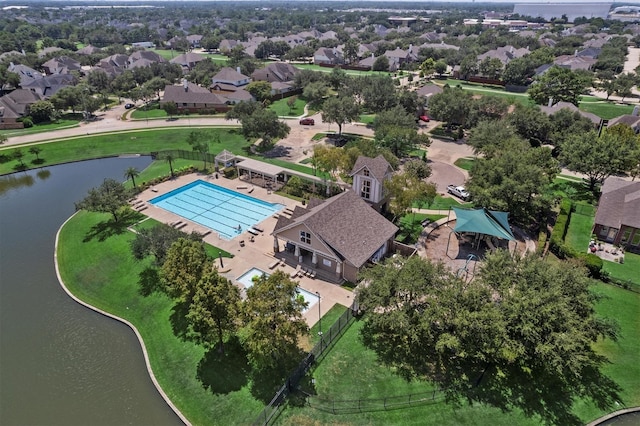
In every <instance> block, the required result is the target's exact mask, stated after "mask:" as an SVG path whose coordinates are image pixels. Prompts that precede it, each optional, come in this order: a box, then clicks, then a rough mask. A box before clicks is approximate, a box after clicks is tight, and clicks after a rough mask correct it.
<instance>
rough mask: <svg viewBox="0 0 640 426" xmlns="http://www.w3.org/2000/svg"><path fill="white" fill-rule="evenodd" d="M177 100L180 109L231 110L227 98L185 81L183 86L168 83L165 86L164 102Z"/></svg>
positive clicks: (199, 110) (198, 110)
mask: <svg viewBox="0 0 640 426" xmlns="http://www.w3.org/2000/svg"><path fill="white" fill-rule="evenodd" d="M167 102H175V104H176V105H177V106H178V110H179V111H188V112H201V111H212V110H215V111H218V112H224V111H227V110H229V105H227V100H226V99H225V98H223V97H222V96H220V95H217V94H215V93H211V92H210V91H208V90H207V89H206V88H204V87H200V86H198V85H197V84H194V83H190V82H188V81H186V80H185V81H184V82H183V84H182V85H181V86H174V85H167V86H166V87H165V88H164V94H163V96H162V103H167Z"/></svg>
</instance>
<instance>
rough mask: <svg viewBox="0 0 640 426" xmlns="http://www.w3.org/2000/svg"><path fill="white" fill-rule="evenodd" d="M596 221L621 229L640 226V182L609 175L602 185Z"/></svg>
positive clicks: (599, 223)
mask: <svg viewBox="0 0 640 426" xmlns="http://www.w3.org/2000/svg"><path fill="white" fill-rule="evenodd" d="M601 191H602V195H601V196H600V202H599V204H598V210H597V211H596V218H595V223H596V224H598V225H603V226H609V227H612V228H616V229H620V227H621V226H622V225H626V226H631V227H634V228H640V182H630V181H627V180H624V179H620V178H616V177H609V178H607V179H606V180H605V181H604V184H603V185H602V189H601Z"/></svg>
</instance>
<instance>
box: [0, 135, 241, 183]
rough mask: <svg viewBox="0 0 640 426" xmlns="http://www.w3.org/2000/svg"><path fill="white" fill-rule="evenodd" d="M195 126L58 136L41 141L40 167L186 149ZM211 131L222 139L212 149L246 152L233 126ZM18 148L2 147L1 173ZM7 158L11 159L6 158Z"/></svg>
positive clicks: (9, 167) (10, 165)
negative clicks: (64, 137) (48, 141)
mask: <svg viewBox="0 0 640 426" xmlns="http://www.w3.org/2000/svg"><path fill="white" fill-rule="evenodd" d="M191 131H193V128H186V129H185V128H174V129H170V128H167V129H155V130H144V131H128V132H118V133H112V134H101V135H90V136H81V137H76V138H69V139H65V140H58V141H55V143H42V144H38V146H39V147H40V148H42V152H41V153H40V158H41V159H43V160H44V161H43V162H42V164H37V166H38V167H41V166H43V165H44V166H48V165H52V164H60V163H64V162H69V161H80V160H88V159H92V158H100V157H107V156H116V155H120V154H148V153H150V152H153V151H163V150H167V149H185V150H189V151H191V146H189V144H188V143H187V136H188V135H189V133H190V132H191ZM207 131H208V132H209V133H210V134H212V135H213V134H214V133H218V134H219V135H220V141H221V142H220V143H212V144H211V151H210V152H211V153H212V154H217V153H219V152H220V151H222V150H223V149H227V150H229V151H231V152H234V153H236V154H244V148H245V147H247V146H249V142H247V141H246V140H245V138H244V137H243V136H242V135H240V134H239V133H238V132H237V131H235V130H233V129H225V128H219V127H217V128H207ZM14 149H15V148H13V147H7V148H4V149H0V174H6V173H11V172H13V171H15V170H16V169H15V167H16V166H18V165H19V163H18V161H16V160H13V159H10V158H8V157H9V156H10V155H11V152H12V151H13V150H14ZM23 151H25V154H26V155H25V158H24V161H25V163H28V161H29V160H30V158H31V157H30V154H28V153H27V152H26V151H28V147H24V148H23ZM7 160H8V161H7Z"/></svg>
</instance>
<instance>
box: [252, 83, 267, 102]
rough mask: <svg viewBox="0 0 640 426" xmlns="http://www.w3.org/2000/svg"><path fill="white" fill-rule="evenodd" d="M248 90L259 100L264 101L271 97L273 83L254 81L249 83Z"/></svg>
mask: <svg viewBox="0 0 640 426" xmlns="http://www.w3.org/2000/svg"><path fill="white" fill-rule="evenodd" d="M246 90H247V92H249V93H251V96H253V97H254V98H256V100H257V101H258V102H264V101H266V100H267V99H269V98H270V97H271V83H269V82H268V81H252V82H251V83H249V84H248V85H247V89H246Z"/></svg>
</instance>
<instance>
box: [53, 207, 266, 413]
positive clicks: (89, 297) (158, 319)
mask: <svg viewBox="0 0 640 426" xmlns="http://www.w3.org/2000/svg"><path fill="white" fill-rule="evenodd" d="M109 218H110V215H105V214H92V213H87V212H80V213H79V214H78V215H76V216H75V217H74V218H73V219H71V221H69V222H68V223H67V224H66V225H65V226H64V227H63V229H62V232H61V234H60V241H59V246H58V261H59V265H60V271H61V275H62V279H63V280H64V282H65V284H66V285H67V286H68V288H69V289H70V290H71V291H72V292H73V293H74V294H75V295H76V296H78V297H79V298H81V299H82V300H84V301H86V302H88V303H90V304H92V305H94V306H97V307H99V308H101V309H104V310H106V311H108V312H110V313H113V314H115V315H117V316H119V317H122V318H125V319H127V320H128V321H130V322H132V323H133V324H135V326H136V328H137V329H138V330H139V332H140V334H141V335H142V338H143V339H144V342H145V345H146V347H147V350H148V353H149V358H150V361H151V365H152V368H153V371H154V374H155V375H156V378H157V379H158V382H159V383H160V385H161V386H162V388H163V389H164V391H165V392H166V393H167V394H168V395H169V397H170V398H171V400H172V401H173V402H174V404H176V406H177V407H178V408H179V409H180V410H181V411H182V412H183V414H185V415H186V416H187V418H188V419H189V420H190V421H191V423H193V424H239V423H240V424H249V423H251V422H252V421H253V420H254V419H255V417H256V416H257V414H258V413H259V412H260V410H262V408H263V402H262V401H259V400H257V399H255V398H254V397H253V396H252V395H251V393H250V389H249V385H248V379H247V376H246V372H245V371H243V368H240V367H242V365H243V364H242V363H239V362H238V359H236V358H234V357H232V352H231V351H229V352H228V354H229V355H228V357H227V359H223V360H216V359H215V358H218V357H217V355H216V353H215V352H214V353H212V354H206V352H205V349H204V348H202V347H201V346H198V345H196V344H194V343H191V342H188V341H184V340H181V339H180V338H178V337H176V336H175V334H174V332H173V329H172V323H171V320H170V318H171V317H172V315H173V314H174V304H175V303H174V302H173V301H171V300H169V299H168V298H167V297H166V296H165V295H164V294H158V293H153V294H152V295H150V296H148V297H143V296H141V295H140V293H139V285H138V274H139V272H140V271H141V270H142V269H143V268H144V267H145V266H146V265H147V264H148V261H143V262H137V261H135V260H134V259H133V257H132V256H131V254H130V248H129V244H130V241H131V240H132V238H133V234H132V233H130V232H126V231H124V232H122V233H119V234H116V235H110V236H108V237H107V238H106V239H105V240H103V241H100V237H101V236H107V235H106V234H103V233H100V232H98V233H97V235H96V236H94V237H93V238H90V239H89V240H88V241H86V240H87V238H89V237H88V236H89V235H92V234H95V230H96V229H101V230H102V231H110V230H113V229H110V227H109V226H104V223H105V221H107V220H109ZM101 224H102V225H101ZM107 233H108V232H107ZM205 357H206V358H205ZM203 360H204V361H203ZM201 362H204V364H203V365H204V368H203V370H202V371H201V373H202V374H199V372H198V367H199V364H200V363H201ZM198 377H201V378H202V379H199V378H198ZM203 381H204V382H206V383H208V384H209V385H210V387H209V388H205V387H204V386H203Z"/></svg>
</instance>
